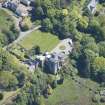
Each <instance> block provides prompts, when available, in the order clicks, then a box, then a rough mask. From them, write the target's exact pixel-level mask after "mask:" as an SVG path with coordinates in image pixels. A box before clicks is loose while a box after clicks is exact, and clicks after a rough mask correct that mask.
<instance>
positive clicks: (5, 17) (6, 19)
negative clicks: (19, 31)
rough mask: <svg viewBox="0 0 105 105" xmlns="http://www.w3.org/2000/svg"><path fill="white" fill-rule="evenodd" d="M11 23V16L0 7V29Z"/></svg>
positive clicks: (6, 27) (8, 26) (7, 27)
mask: <svg viewBox="0 0 105 105" xmlns="http://www.w3.org/2000/svg"><path fill="white" fill-rule="evenodd" d="M12 24H13V20H12V18H11V16H10V15H9V14H8V13H7V12H6V11H4V10H2V9H0V29H7V30H8V29H9V28H10V26H11V25H12Z"/></svg>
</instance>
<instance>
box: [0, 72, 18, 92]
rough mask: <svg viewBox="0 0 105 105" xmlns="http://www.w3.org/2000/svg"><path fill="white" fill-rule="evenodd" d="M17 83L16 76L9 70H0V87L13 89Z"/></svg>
mask: <svg viewBox="0 0 105 105" xmlns="http://www.w3.org/2000/svg"><path fill="white" fill-rule="evenodd" d="M17 85H18V80H17V78H16V77H15V76H14V75H12V73H11V72H7V71H3V72H2V71H0V88H3V89H10V90H11V89H15V88H16V86H17Z"/></svg>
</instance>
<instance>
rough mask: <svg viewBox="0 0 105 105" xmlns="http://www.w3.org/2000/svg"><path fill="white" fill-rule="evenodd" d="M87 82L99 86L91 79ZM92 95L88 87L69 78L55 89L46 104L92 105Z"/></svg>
mask: <svg viewBox="0 0 105 105" xmlns="http://www.w3.org/2000/svg"><path fill="white" fill-rule="evenodd" d="M85 84H87V85H89V86H90V87H93V88H97V86H98V85H97V83H95V82H93V81H91V80H86V81H85ZM91 96H92V93H91V92H89V90H88V89H86V88H84V87H81V86H80V85H78V84H76V83H75V82H74V81H73V80H71V79H67V80H65V81H64V84H63V85H59V86H58V87H57V88H56V89H54V91H53V94H52V95H51V96H49V98H48V99H46V105H91ZM100 105H101V104H100Z"/></svg>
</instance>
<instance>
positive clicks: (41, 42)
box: [20, 30, 60, 52]
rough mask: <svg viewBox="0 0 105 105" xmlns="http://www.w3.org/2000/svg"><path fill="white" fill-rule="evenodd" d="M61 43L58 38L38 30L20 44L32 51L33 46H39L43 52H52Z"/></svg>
mask: <svg viewBox="0 0 105 105" xmlns="http://www.w3.org/2000/svg"><path fill="white" fill-rule="evenodd" d="M59 42H60V40H59V39H58V37H57V36H55V35H52V34H51V33H45V32H41V31H39V30H38V31H34V32H32V33H31V34H30V35H28V36H26V37H25V38H24V39H23V40H22V41H20V44H21V45H22V46H23V47H25V48H27V49H31V48H32V47H33V46H36V45H38V46H40V48H41V51H42V52H43V51H51V50H52V49H53V48H54V47H55V46H56V45H57V44H58V43H59Z"/></svg>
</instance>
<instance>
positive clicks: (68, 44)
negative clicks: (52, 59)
mask: <svg viewBox="0 0 105 105" xmlns="http://www.w3.org/2000/svg"><path fill="white" fill-rule="evenodd" d="M72 48H73V43H72V39H70V38H67V39H64V40H62V41H61V42H60V43H59V44H58V45H57V46H56V47H55V48H54V49H53V50H52V51H51V53H54V52H55V53H64V54H65V55H68V54H69V53H70V52H71V51H72Z"/></svg>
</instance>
